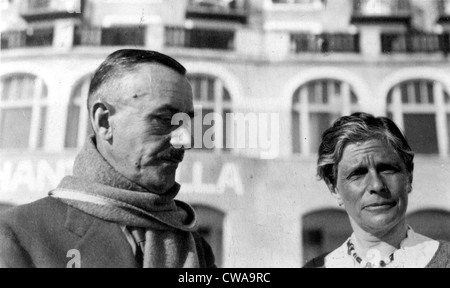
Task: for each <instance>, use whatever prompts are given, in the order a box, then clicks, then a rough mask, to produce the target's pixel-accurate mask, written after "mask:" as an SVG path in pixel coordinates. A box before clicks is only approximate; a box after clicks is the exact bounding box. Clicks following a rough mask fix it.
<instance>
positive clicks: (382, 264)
mask: <svg viewBox="0 0 450 288" xmlns="http://www.w3.org/2000/svg"><path fill="white" fill-rule="evenodd" d="M347 248H348V255H350V256H352V257H353V259H355V261H356V262H357V263H358V264H359V265H360V266H362V267H364V268H376V267H381V268H384V267H386V266H388V265H389V264H391V263H392V262H394V254H395V251H394V253H392V254H391V255H390V256H389V258H388V260H381V261H380V264H379V266H375V264H372V263H371V262H367V261H365V260H363V259H362V258H361V257H359V256H358V254H357V253H356V250H355V245H353V243H352V239H348V242H347Z"/></svg>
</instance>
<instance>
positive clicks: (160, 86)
mask: <svg viewBox="0 0 450 288" xmlns="http://www.w3.org/2000/svg"><path fill="white" fill-rule="evenodd" d="M118 84H119V85H120V90H121V91H120V94H121V95H120V100H119V99H118V100H119V101H120V102H122V103H123V104H132V103H135V104H138V103H142V102H148V101H156V100H161V99H164V98H165V99H166V100H169V99H170V98H173V99H172V100H173V101H178V102H182V101H192V89H191V86H190V84H189V82H188V80H187V78H186V76H184V75H181V74H179V73H178V72H176V71H175V70H172V69H171V68H169V67H165V66H162V65H159V64H141V65H139V66H138V67H136V69H134V70H133V71H132V72H131V73H128V74H126V75H123V77H121V78H120V79H119V83H118Z"/></svg>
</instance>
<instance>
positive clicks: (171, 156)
mask: <svg viewBox="0 0 450 288" xmlns="http://www.w3.org/2000/svg"><path fill="white" fill-rule="evenodd" d="M158 159H159V160H165V161H170V162H176V163H180V162H182V161H183V159H184V150H182V149H174V148H170V149H167V150H165V151H163V152H161V153H159V154H158Z"/></svg>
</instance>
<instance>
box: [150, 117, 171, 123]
mask: <svg viewBox="0 0 450 288" xmlns="http://www.w3.org/2000/svg"><path fill="white" fill-rule="evenodd" d="M153 119H154V120H155V121H157V122H159V123H160V124H164V125H167V124H169V125H170V124H171V122H172V117H169V116H155V117H154V118H153Z"/></svg>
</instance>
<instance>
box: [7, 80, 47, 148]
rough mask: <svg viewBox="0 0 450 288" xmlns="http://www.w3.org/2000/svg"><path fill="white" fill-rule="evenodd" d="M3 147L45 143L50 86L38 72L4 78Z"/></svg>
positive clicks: (36, 145) (28, 146)
mask: <svg viewBox="0 0 450 288" xmlns="http://www.w3.org/2000/svg"><path fill="white" fill-rule="evenodd" d="M1 91H2V94H1V98H0V149H32V150H35V149H40V148H43V147H44V139H45V123H46V116H47V107H46V100H47V99H46V98H47V87H46V86H45V84H44V82H43V81H42V80H41V79H39V78H37V77H36V76H33V75H29V74H15V75H10V76H6V77H3V78H2V79H1Z"/></svg>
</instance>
